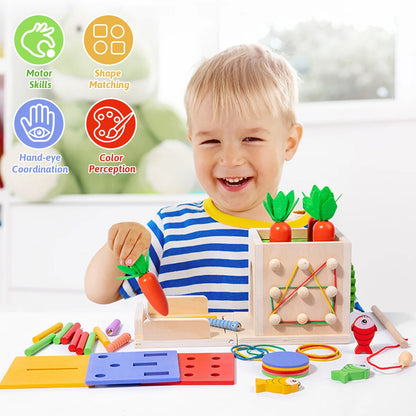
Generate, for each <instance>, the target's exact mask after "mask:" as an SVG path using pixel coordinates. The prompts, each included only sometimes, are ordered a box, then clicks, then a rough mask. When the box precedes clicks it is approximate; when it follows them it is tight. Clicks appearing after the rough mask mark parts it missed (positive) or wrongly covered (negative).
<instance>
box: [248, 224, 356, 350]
mask: <svg viewBox="0 0 416 416" xmlns="http://www.w3.org/2000/svg"><path fill="white" fill-rule="evenodd" d="M292 234H293V238H294V239H296V241H292V242H290V243H270V242H268V230H267V229H251V230H250V231H249V244H250V246H249V247H250V248H249V255H250V266H249V268H250V292H249V295H250V316H251V318H252V321H253V323H252V325H251V326H252V328H253V331H254V335H255V337H256V338H257V340H258V339H259V338H260V339H262V338H263V339H268V342H269V341H273V339H276V337H277V339H278V340H279V344H282V343H292V344H295V343H302V342H305V341H306V342H334V343H346V342H349V340H350V338H351V336H350V292H351V275H350V272H351V244H350V242H349V241H348V240H347V239H346V238H345V237H344V236H343V235H342V234H341V233H340V232H339V231H338V230H337V231H336V238H335V241H331V242H308V241H306V240H307V230H306V229H304V228H302V229H294V230H292ZM302 240H303V241H302ZM246 326H247V325H246V324H244V327H246ZM263 339H262V342H264V340H263Z"/></svg>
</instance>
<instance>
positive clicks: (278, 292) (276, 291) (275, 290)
mask: <svg viewBox="0 0 416 416" xmlns="http://www.w3.org/2000/svg"><path fill="white" fill-rule="evenodd" d="M281 294H282V292H281V290H280V289H279V288H278V287H276V286H273V287H272V288H271V289H270V291H269V295H270V297H271V298H273V299H275V300H279V299H280V296H281Z"/></svg>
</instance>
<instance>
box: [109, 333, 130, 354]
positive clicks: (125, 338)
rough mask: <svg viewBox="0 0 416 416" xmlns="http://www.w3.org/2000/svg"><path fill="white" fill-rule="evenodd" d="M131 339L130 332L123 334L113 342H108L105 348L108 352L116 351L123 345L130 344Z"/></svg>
mask: <svg viewBox="0 0 416 416" xmlns="http://www.w3.org/2000/svg"><path fill="white" fill-rule="evenodd" d="M130 340H131V335H130V334H129V333H128V332H125V333H124V334H121V335H120V336H119V337H118V338H116V339H115V340H114V341H113V342H111V343H110V344H108V345H107V346H106V347H105V349H106V350H107V351H108V352H114V351H117V350H118V349H120V348H121V347H122V346H124V345H126V344H128V343H129V342H130Z"/></svg>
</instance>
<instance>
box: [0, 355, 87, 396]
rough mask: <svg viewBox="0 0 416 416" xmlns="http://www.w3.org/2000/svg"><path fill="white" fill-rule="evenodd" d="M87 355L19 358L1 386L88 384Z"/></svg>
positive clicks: (20, 387)
mask: <svg viewBox="0 0 416 416" xmlns="http://www.w3.org/2000/svg"><path fill="white" fill-rule="evenodd" d="M88 360H89V357H88V356H84V355H67V356H54V357H46V356H41V357H16V358H15V359H14V361H13V363H12V364H11V366H10V368H9V369H8V371H7V373H6V375H5V376H4V378H3V380H2V381H1V383H0V389H24V388H37V387H45V388H48V387H87V385H86V384H85V374H86V373H87V367H88Z"/></svg>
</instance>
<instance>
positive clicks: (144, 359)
mask: <svg viewBox="0 0 416 416" xmlns="http://www.w3.org/2000/svg"><path fill="white" fill-rule="evenodd" d="M174 381H180V371H179V361H178V353H177V351H134V352H118V353H117V352H113V353H94V354H91V355H90V360H89V364H88V369H87V375H86V377H85V384H87V385H88V386H98V385H106V386H109V385H123V384H142V383H166V382H174Z"/></svg>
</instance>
